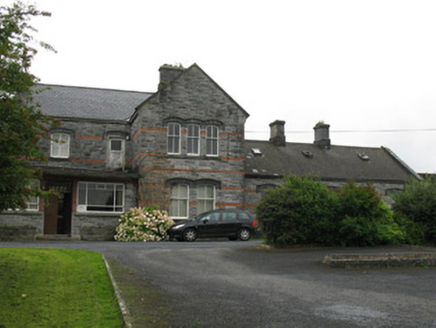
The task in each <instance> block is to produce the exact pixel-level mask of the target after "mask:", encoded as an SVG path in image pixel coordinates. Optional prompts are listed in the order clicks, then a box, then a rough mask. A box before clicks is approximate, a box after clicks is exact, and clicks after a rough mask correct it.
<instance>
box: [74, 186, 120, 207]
mask: <svg viewBox="0 0 436 328" xmlns="http://www.w3.org/2000/svg"><path fill="white" fill-rule="evenodd" d="M93 184H95V185H96V189H95V190H94V192H95V191H98V190H107V188H106V187H107V186H112V190H113V195H114V200H113V204H112V205H103V204H89V197H88V195H89V185H93ZM83 185H85V186H86V187H85V195H84V196H83V197H84V198H85V203H81V202H82V199H81V198H82V194H81V188H80V187H81V186H83ZM103 185H104V186H105V188H104V189H103V188H102V186H103ZM97 186H100V188H97ZM119 186H121V187H122V189H121V190H120V189H118V187H119ZM118 191H121V192H122V196H121V205H118V204H117V201H118V200H119V199H118V198H117V192H118ZM125 199H126V186H125V184H123V183H115V182H92V181H79V182H78V183H77V212H79V213H117V214H119V213H124V206H125ZM90 206H94V207H107V208H113V210H112V211H105V210H97V211H95V210H89V209H88V207H90ZM117 208H121V211H117V210H116V209H117Z"/></svg>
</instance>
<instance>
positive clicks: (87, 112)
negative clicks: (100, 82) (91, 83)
mask: <svg viewBox="0 0 436 328" xmlns="http://www.w3.org/2000/svg"><path fill="white" fill-rule="evenodd" d="M42 88H44V89H46V90H44V91H42V92H41V93H39V94H36V95H35V97H34V100H35V101H36V102H38V103H40V104H41V110H42V112H43V113H44V114H46V115H50V116H54V117H62V118H78V119H100V120H101V119H103V120H123V121H125V120H127V119H128V118H130V116H131V115H132V114H133V113H134V110H135V108H136V107H137V106H138V105H139V104H140V103H141V102H143V101H144V100H145V99H147V98H149V97H150V96H151V95H152V93H149V92H137V91H122V90H110V89H96V88H86V87H72V86H63V85H49V84H38V85H37V86H36V89H42Z"/></svg>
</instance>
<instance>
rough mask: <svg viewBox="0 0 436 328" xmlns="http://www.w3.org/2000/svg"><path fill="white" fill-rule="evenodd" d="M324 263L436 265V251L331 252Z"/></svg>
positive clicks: (347, 265)
mask: <svg viewBox="0 0 436 328" xmlns="http://www.w3.org/2000/svg"><path fill="white" fill-rule="evenodd" d="M323 263H324V264H326V265H328V266H330V267H332V268H344V269H353V268H393V267H427V266H436V253H421V252H415V253H385V254H331V255H327V256H325V257H324V260H323Z"/></svg>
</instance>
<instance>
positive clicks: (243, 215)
mask: <svg viewBox="0 0 436 328" xmlns="http://www.w3.org/2000/svg"><path fill="white" fill-rule="evenodd" d="M239 220H251V217H250V215H248V213H245V212H240V213H239Z"/></svg>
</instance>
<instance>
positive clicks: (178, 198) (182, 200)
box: [169, 183, 189, 220]
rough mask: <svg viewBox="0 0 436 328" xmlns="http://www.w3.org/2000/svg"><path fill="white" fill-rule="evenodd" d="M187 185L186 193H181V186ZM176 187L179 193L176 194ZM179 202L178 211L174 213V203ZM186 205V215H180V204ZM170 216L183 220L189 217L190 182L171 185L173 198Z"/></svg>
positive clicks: (171, 199)
mask: <svg viewBox="0 0 436 328" xmlns="http://www.w3.org/2000/svg"><path fill="white" fill-rule="evenodd" d="M182 186H183V187H186V195H180V188H181V187H182ZM175 188H176V189H177V194H176V195H175V193H174V190H175ZM174 202H177V205H176V206H177V213H173V211H172V208H173V203H174ZM181 204H182V205H183V206H185V207H186V208H185V210H186V216H180V212H181V211H180V209H181V206H180V205H181ZM169 212H170V216H171V217H172V218H174V219H178V220H183V219H185V220H186V219H188V218H189V184H186V183H177V184H174V185H172V187H171V198H170V210H169Z"/></svg>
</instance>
